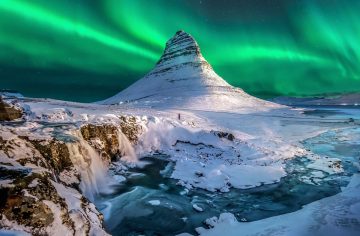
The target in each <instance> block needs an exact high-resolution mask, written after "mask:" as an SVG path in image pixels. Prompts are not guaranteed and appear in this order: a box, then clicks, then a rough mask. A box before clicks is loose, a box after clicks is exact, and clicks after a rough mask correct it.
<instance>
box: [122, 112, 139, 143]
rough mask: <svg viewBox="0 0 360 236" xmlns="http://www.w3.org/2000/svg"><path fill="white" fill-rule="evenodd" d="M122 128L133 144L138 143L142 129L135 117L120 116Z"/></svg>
mask: <svg viewBox="0 0 360 236" xmlns="http://www.w3.org/2000/svg"><path fill="white" fill-rule="evenodd" d="M120 128H121V131H122V132H123V134H125V136H126V137H127V138H128V139H129V141H130V142H131V143H133V144H135V143H137V141H138V137H139V135H140V134H141V132H142V128H141V126H140V125H138V124H137V121H136V118H135V117H134V116H120Z"/></svg>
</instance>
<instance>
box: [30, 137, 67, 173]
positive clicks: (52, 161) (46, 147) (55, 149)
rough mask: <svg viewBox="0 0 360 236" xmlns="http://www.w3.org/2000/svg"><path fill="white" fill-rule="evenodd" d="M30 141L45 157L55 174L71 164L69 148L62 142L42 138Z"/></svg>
mask: <svg viewBox="0 0 360 236" xmlns="http://www.w3.org/2000/svg"><path fill="white" fill-rule="evenodd" d="M30 142H31V143H32V144H33V145H34V147H35V148H36V149H37V150H38V151H39V152H40V154H41V155H42V156H43V157H44V158H45V160H46V161H47V163H48V164H49V165H50V166H51V167H52V169H53V170H54V172H55V173H56V174H57V175H58V174H59V173H60V172H62V171H63V170H65V169H68V168H70V167H72V166H73V164H72V162H71V159H70V154H69V150H68V148H67V147H66V144H65V143H64V142H62V141H58V140H55V139H53V140H51V141H49V142H44V141H43V140H30Z"/></svg>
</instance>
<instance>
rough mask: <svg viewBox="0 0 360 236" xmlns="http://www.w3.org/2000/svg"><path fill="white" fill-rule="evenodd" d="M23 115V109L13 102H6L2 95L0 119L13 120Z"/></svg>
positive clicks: (0, 99)
mask: <svg viewBox="0 0 360 236" xmlns="http://www.w3.org/2000/svg"><path fill="white" fill-rule="evenodd" d="M22 116H23V111H22V110H21V109H20V108H17V107H15V106H13V105H11V104H8V103H6V102H5V101H4V100H3V99H2V98H1V96H0V121H11V120H16V119H19V118H21V117H22Z"/></svg>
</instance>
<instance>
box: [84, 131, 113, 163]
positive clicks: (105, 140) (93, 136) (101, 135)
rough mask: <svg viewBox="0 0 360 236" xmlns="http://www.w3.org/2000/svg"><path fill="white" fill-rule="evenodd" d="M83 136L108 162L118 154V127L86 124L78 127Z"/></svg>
mask: <svg viewBox="0 0 360 236" xmlns="http://www.w3.org/2000/svg"><path fill="white" fill-rule="evenodd" d="M80 131H81V135H82V136H83V138H84V139H85V140H86V141H87V142H88V143H89V144H90V145H91V146H93V147H94V148H95V149H96V150H97V151H98V152H99V153H100V155H101V157H102V158H103V159H104V160H106V161H107V162H110V161H111V160H112V159H114V158H115V156H116V155H118V154H119V153H118V147H119V141H118V136H117V135H118V134H117V132H118V129H117V127H115V126H113V125H107V124H106V125H94V124H87V125H84V126H82V127H81V128H80Z"/></svg>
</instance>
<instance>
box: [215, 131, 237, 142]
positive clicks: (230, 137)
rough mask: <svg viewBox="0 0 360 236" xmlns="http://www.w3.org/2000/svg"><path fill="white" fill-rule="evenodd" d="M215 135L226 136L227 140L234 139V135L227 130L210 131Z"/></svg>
mask: <svg viewBox="0 0 360 236" xmlns="http://www.w3.org/2000/svg"><path fill="white" fill-rule="evenodd" d="M212 132H213V133H214V134H215V135H216V136H218V137H219V138H226V139H228V140H229V141H234V140H235V136H234V135H233V134H232V133H228V132H223V131H212Z"/></svg>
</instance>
